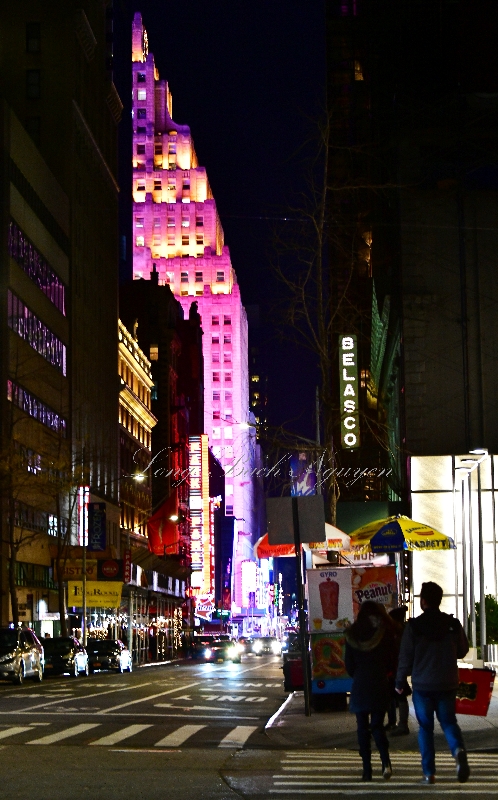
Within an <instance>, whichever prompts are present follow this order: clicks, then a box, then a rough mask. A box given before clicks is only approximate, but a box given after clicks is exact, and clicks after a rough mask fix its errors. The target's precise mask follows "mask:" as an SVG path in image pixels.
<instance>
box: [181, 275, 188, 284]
mask: <svg viewBox="0 0 498 800" xmlns="http://www.w3.org/2000/svg"><path fill="white" fill-rule="evenodd" d="M180 282H181V283H188V272H182V273H181V277H180Z"/></svg>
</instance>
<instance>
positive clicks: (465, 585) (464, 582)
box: [461, 480, 469, 636]
mask: <svg viewBox="0 0 498 800" xmlns="http://www.w3.org/2000/svg"><path fill="white" fill-rule="evenodd" d="M465 483H467V485H468V481H467V482H466V481H465V480H463V481H462V483H461V492H462V600H463V604H462V613H463V629H464V631H465V633H466V634H467V636H468V635H469V604H468V582H467V541H466V539H467V537H466V535H465V534H466V530H465Z"/></svg>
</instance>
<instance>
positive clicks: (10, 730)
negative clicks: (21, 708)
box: [0, 725, 31, 739]
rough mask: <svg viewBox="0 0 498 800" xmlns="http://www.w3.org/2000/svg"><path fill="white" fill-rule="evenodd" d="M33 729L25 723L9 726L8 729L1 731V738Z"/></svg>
mask: <svg viewBox="0 0 498 800" xmlns="http://www.w3.org/2000/svg"><path fill="white" fill-rule="evenodd" d="M29 730H31V729H30V728H29V727H26V726H24V725H17V726H16V727H14V728H7V730H6V731H0V739H7V737H8V736H15V735H16V733H24V731H29Z"/></svg>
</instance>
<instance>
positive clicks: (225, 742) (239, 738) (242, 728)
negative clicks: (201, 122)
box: [218, 725, 258, 747]
mask: <svg viewBox="0 0 498 800" xmlns="http://www.w3.org/2000/svg"><path fill="white" fill-rule="evenodd" d="M257 730H258V728H257V726H256V727H253V726H251V725H237V727H236V728H234V729H233V730H232V731H230V733H228V734H227V735H226V736H225V738H224V739H222V740H221V742H220V743H219V745H218V747H243V745H244V744H245V743H246V742H247V740H248V739H249V736H251V734H252V733H254V731H257Z"/></svg>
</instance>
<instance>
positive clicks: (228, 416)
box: [224, 408, 232, 422]
mask: <svg viewBox="0 0 498 800" xmlns="http://www.w3.org/2000/svg"><path fill="white" fill-rule="evenodd" d="M224 416H225V419H226V421H227V422H231V421H232V409H231V408H225V415H224Z"/></svg>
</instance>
